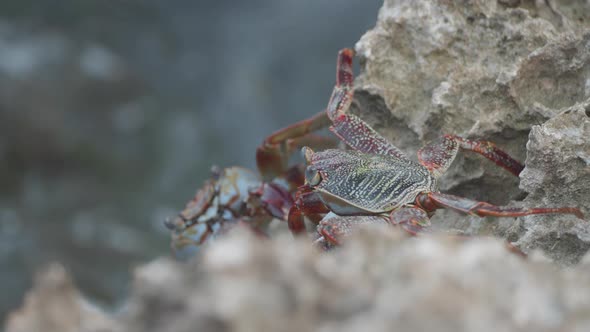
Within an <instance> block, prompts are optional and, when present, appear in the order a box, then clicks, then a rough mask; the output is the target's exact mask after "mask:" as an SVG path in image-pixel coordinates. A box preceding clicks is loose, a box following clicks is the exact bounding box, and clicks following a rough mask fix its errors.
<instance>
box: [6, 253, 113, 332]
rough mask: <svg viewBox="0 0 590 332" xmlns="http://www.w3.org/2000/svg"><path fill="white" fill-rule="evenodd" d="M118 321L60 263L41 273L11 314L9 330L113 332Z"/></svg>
mask: <svg viewBox="0 0 590 332" xmlns="http://www.w3.org/2000/svg"><path fill="white" fill-rule="evenodd" d="M115 328H116V323H115V320H114V319H113V318H111V317H108V316H107V315H106V314H105V313H104V312H102V311H101V310H100V309H99V308H97V307H96V306H94V305H93V304H91V303H90V302H88V301H86V300H85V299H84V298H83V297H82V295H81V294H80V293H79V291H78V290H77V289H76V286H75V285H74V283H73V282H72V280H71V279H70V276H69V275H68V274H67V273H66V271H65V269H64V268H63V267H62V266H61V265H59V264H53V265H50V266H49V267H48V268H47V269H46V270H45V271H44V272H42V273H40V274H39V275H38V276H37V279H36V282H35V286H34V288H33V290H31V291H29V293H28V294H27V296H26V297H25V300H24V304H23V306H22V308H20V309H18V310H17V311H15V312H13V313H12V314H10V315H9V316H8V319H7V321H6V327H5V329H6V332H78V331H85V332H111V331H115Z"/></svg>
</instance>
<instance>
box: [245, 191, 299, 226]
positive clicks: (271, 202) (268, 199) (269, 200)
mask: <svg viewBox="0 0 590 332" xmlns="http://www.w3.org/2000/svg"><path fill="white" fill-rule="evenodd" d="M250 195H251V196H250V199H251V200H252V198H254V197H256V198H258V200H257V202H256V203H257V204H255V205H258V204H259V205H260V206H261V207H262V208H263V209H264V210H265V211H267V212H268V214H270V215H271V216H273V217H275V218H278V219H281V220H287V218H288V215H289V210H290V209H291V207H292V206H293V198H292V197H291V194H290V193H289V192H288V191H287V190H286V189H284V188H283V187H281V186H279V185H277V184H275V183H272V182H263V183H262V184H261V185H260V187H258V188H256V189H255V190H251V191H250ZM250 203H251V204H254V202H250Z"/></svg>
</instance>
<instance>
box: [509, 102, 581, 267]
mask: <svg viewBox="0 0 590 332" xmlns="http://www.w3.org/2000/svg"><path fill="white" fill-rule="evenodd" d="M588 109H590V99H589V100H586V101H585V102H583V103H580V104H577V105H574V106H572V107H570V108H568V109H566V110H564V111H563V112H561V113H560V114H559V115H557V116H555V117H554V118H552V119H551V120H549V121H547V122H546V123H544V124H543V125H540V126H533V128H532V130H531V133H530V135H529V141H528V143H527V160H526V168H525V169H524V170H523V171H522V173H521V174H520V178H521V183H520V186H521V188H522V189H524V190H525V191H526V192H528V193H529V195H528V196H527V197H526V199H525V204H526V205H527V206H548V207H551V206H575V207H579V208H580V209H581V210H582V212H584V214H585V215H586V217H588V216H589V215H590V199H589V198H590V112H589V111H588ZM523 220H524V228H525V229H526V231H525V232H524V234H523V235H522V237H521V238H520V239H519V240H518V244H519V245H520V246H521V247H523V248H542V249H544V250H545V252H547V254H548V255H549V256H551V257H552V258H554V259H555V260H556V261H557V262H559V263H562V264H571V263H575V262H577V261H578V260H579V259H581V258H582V255H583V254H584V252H586V251H588V249H589V248H590V223H588V222H578V221H577V220H576V219H575V218H573V217H570V218H567V217H560V218H559V222H556V220H555V219H554V218H552V217H549V216H530V217H526V218H523Z"/></svg>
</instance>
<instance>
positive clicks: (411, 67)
mask: <svg viewBox="0 0 590 332" xmlns="http://www.w3.org/2000/svg"><path fill="white" fill-rule="evenodd" d="M549 3H550V2H544V1H498V2H494V1H477V0H473V1H466V2H453V1H434V0H421V1H413V2H411V3H410V2H407V1H396V0H386V1H385V3H384V5H383V7H382V8H381V10H380V12H379V18H378V22H377V25H376V27H375V28H374V29H373V30H371V31H369V32H367V33H366V34H365V35H364V36H363V37H362V38H361V40H360V41H359V42H358V43H357V45H356V50H357V52H358V54H359V56H360V61H361V67H362V71H361V75H360V77H359V78H358V79H357V90H356V95H355V96H356V99H357V109H356V110H355V112H357V113H358V114H359V115H360V116H361V117H362V118H363V119H365V120H366V121H367V122H369V123H370V124H371V125H373V126H374V127H375V128H376V129H377V130H379V131H380V132H381V133H383V134H384V135H385V136H386V137H388V138H389V139H391V140H392V141H393V142H395V144H396V145H397V146H399V147H400V148H402V149H403V150H406V151H407V152H408V154H409V155H411V156H414V152H415V151H416V150H417V149H418V148H419V147H420V146H422V145H423V144H424V143H426V142H428V141H430V140H433V139H435V138H436V137H438V136H440V135H441V134H444V133H453V134H459V135H462V136H465V137H469V138H480V139H486V140H490V141H493V142H495V143H497V144H498V145H499V146H500V147H502V148H503V149H505V150H506V151H507V152H509V153H510V154H512V155H513V156H514V157H515V158H517V159H519V160H522V161H524V160H525V159H526V160H527V161H526V165H527V168H526V169H525V171H524V172H523V173H522V174H521V179H520V180H521V181H522V183H523V185H522V187H521V189H522V190H524V191H525V192H523V191H522V190H520V189H519V188H518V180H519V179H517V178H515V177H512V176H511V175H510V174H508V173H507V172H505V171H504V170H502V169H500V168H498V167H495V165H493V164H492V163H490V162H487V161H485V159H483V158H481V157H480V156H476V155H473V154H462V155H460V156H459V157H458V158H457V160H456V161H455V165H454V166H453V167H451V169H450V170H449V171H448V173H447V174H446V175H445V177H444V178H443V179H442V181H441V190H443V191H446V192H450V193H453V194H457V195H461V196H465V197H470V198H473V199H478V200H485V201H489V202H492V203H495V204H525V205H526V206H531V207H532V206H576V207H581V208H583V209H585V212H586V213H588V207H589V206H588V202H589V201H590V195H588V191H587V190H586V189H581V190H577V189H575V188H588V187H589V186H590V178H589V177H588V164H587V162H586V161H585V160H587V159H584V158H587V155H588V152H587V151H588V149H589V145H590V139H589V138H588V135H587V134H586V135H584V132H583V131H584V129H583V128H586V132H587V130H588V129H587V128H588V123H589V121H590V118H588V117H586V116H584V112H581V113H580V114H578V113H579V112H578V113H576V114H578V115H577V116H575V117H574V116H573V115H569V116H568V115H559V116H558V114H561V113H562V112H564V111H565V110H567V109H570V108H572V107H573V108H575V107H578V106H575V105H581V104H583V103H585V102H586V100H587V99H588V98H589V97H590V88H589V83H588V82H590V34H588V29H587V23H586V21H585V20H586V18H585V17H583V16H582V15H583V14H581V13H580V12H582V11H583V9H584V8H585V7H584V6H587V5H585V4H579V5H576V4H574V3H573V2H569V1H563V3H564V4H563V13H562V12H561V11H560V8H561V7H560V6H561V3H556V4H551V6H549ZM579 11H580V12H579ZM584 105H585V104H584ZM579 107H584V106H579ZM579 107H578V108H579ZM572 112H573V111H572ZM556 116H557V117H558V118H561V120H559V123H560V128H562V129H563V130H564V131H565V132H567V133H563V134H559V133H555V134H553V135H552V136H551V135H550V137H553V139H554V140H555V139H557V137H558V136H560V135H561V136H563V138H561V139H560V143H555V144H554V145H553V147H545V146H544V144H546V141H547V140H543V139H541V138H540V137H539V135H548V134H547V133H546V134H543V133H545V132H546V131H543V130H541V131H539V130H534V131H533V132H532V133H531V137H530V142H529V143H528V145H527V141H529V132H531V128H533V126H535V125H540V124H543V123H544V122H546V121H547V120H549V119H551V118H553V117H556ZM552 121H557V120H551V121H550V123H552ZM546 126H550V124H549V123H547V124H546V125H543V126H542V127H541V128H547V127H546ZM554 126H555V125H554ZM560 130H561V129H560ZM554 131H557V130H556V129H554ZM548 140H549V138H548ZM535 142H537V143H535ZM527 146H528V150H527V148H526V147H527ZM585 151H586V152H585ZM550 153H551V157H548V156H549V154H550ZM574 156H577V157H574ZM565 160H571V162H568V163H564V161H565ZM557 169H561V170H563V171H562V172H560V173H553V172H554V170H557ZM542 174H551V176H545V177H542V176H541V175H542ZM563 179H567V181H563ZM545 181H546V182H547V183H545ZM572 184H574V186H573V187H572V186H571V185H572ZM578 185H579V187H578ZM527 194H529V196H530V197H528V198H527V199H526V200H525V202H524V203H522V202H515V200H516V201H518V200H522V199H523V198H524V197H526V195H527ZM433 223H435V224H438V226H439V227H440V228H441V229H449V228H452V229H459V230H463V231H465V232H466V233H469V234H495V235H500V236H505V237H508V238H510V240H513V241H515V240H518V239H519V238H520V237H521V236H525V235H526V236H525V237H524V238H522V239H521V240H519V241H518V243H519V244H520V245H521V246H523V248H525V249H530V248H537V247H541V248H544V249H547V250H553V251H556V252H555V253H554V254H552V255H551V256H552V257H553V258H556V259H559V260H560V262H561V263H564V264H568V263H572V262H575V261H577V260H579V259H580V257H581V256H582V255H583V254H584V253H585V252H586V251H587V249H588V247H589V246H590V242H589V241H588V236H587V235H585V234H587V233H588V230H589V228H588V225H587V224H582V222H581V221H577V220H575V218H571V217H569V216H551V217H527V218H521V219H519V220H515V219H503V220H497V219H492V218H486V219H480V218H476V217H464V216H459V215H458V214H456V213H452V212H446V211H443V212H440V213H437V215H436V216H435V217H434V218H433ZM538 224H545V225H546V224H551V225H553V226H550V227H547V226H540V227H538V226H537V225H538ZM558 225H559V226H558ZM562 225H566V226H567V227H566V228H568V229H569V230H568V231H567V232H566V234H569V235H566V238H561V235H562V234H561V233H560V232H559V231H558V228H559V227H561V226H562ZM533 234H534V235H533ZM557 240H559V241H561V242H563V241H566V242H569V243H568V244H564V245H555V243H556V241H557Z"/></svg>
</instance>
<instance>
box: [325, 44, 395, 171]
mask: <svg viewBox="0 0 590 332" xmlns="http://www.w3.org/2000/svg"><path fill="white" fill-rule="evenodd" d="M353 56H354V50H352V49H348V48H345V49H343V50H341V51H340V52H339V53H338V60H337V65H336V85H335V86H334V90H333V91H332V96H331V97H330V101H329V102H328V107H327V109H326V113H327V114H328V117H329V118H330V120H331V121H332V126H331V127H330V130H331V131H332V132H333V133H334V134H335V135H336V136H338V137H339V138H340V139H341V140H342V141H344V142H345V143H346V144H348V146H350V147H351V148H353V149H355V150H358V151H361V152H364V153H374V154H387V155H392V156H396V157H398V158H404V159H406V157H405V155H404V154H403V152H401V151H400V150H399V149H398V148H396V147H395V146H394V145H393V144H391V143H390V142H388V141H387V140H386V139H385V138H384V137H383V136H381V135H380V134H379V133H377V132H376V131H375V130H374V129H373V128H371V127H370V126H369V125H368V124H367V123H366V122H364V121H363V120H361V119H360V118H359V117H357V116H356V115H354V114H347V113H346V112H347V111H348V109H349V108H350V104H351V103H352V99H353V94H354V89H353V82H354V75H353V72H352V58H353Z"/></svg>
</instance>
